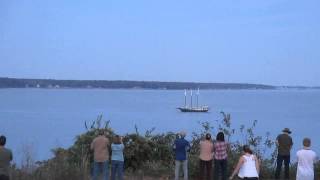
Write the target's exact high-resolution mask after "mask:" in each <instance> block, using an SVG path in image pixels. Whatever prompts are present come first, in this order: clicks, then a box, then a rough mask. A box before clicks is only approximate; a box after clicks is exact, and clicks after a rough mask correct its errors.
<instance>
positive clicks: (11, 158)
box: [10, 151, 13, 161]
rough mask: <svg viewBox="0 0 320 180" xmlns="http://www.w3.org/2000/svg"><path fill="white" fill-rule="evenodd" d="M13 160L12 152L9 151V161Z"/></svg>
mask: <svg viewBox="0 0 320 180" xmlns="http://www.w3.org/2000/svg"><path fill="white" fill-rule="evenodd" d="M12 160H13V155H12V152H11V151H10V161H12Z"/></svg>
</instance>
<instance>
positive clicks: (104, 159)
mask: <svg viewBox="0 0 320 180" xmlns="http://www.w3.org/2000/svg"><path fill="white" fill-rule="evenodd" d="M91 149H92V150H93V156H94V163H93V180H98V176H99V174H102V176H103V179H104V180H108V179H109V154H110V152H109V149H111V180H115V179H119V180H123V171H124V157H123V150H124V145H123V142H122V137H120V136H119V135H115V136H114V138H113V141H112V143H111V146H110V141H109V139H108V138H107V137H106V136H105V131H104V130H100V131H99V135H98V136H97V137H96V138H94V139H93V141H92V143H91Z"/></svg>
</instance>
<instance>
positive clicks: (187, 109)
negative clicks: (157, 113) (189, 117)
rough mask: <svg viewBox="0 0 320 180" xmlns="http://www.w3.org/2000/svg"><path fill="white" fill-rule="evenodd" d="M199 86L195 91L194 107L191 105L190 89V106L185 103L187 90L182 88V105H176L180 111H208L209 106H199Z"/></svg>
mask: <svg viewBox="0 0 320 180" xmlns="http://www.w3.org/2000/svg"><path fill="white" fill-rule="evenodd" d="M199 94H200V91H199V88H198V91H197V95H196V97H197V99H196V100H197V102H196V103H197V104H196V106H195V107H194V106H193V104H192V103H193V102H192V101H193V91H192V90H190V106H188V105H187V90H184V106H183V107H178V108H177V109H179V110H180V111H181V112H208V111H209V107H208V106H199Z"/></svg>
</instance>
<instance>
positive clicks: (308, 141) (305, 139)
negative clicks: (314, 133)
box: [302, 138, 311, 148]
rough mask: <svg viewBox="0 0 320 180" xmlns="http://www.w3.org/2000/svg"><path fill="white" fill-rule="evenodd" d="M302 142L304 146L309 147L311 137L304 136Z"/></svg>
mask: <svg viewBox="0 0 320 180" xmlns="http://www.w3.org/2000/svg"><path fill="white" fill-rule="evenodd" d="M302 144H303V146H304V147H307V148H308V147H310V146H311V139H310V138H304V139H303V141H302Z"/></svg>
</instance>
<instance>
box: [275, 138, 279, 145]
mask: <svg viewBox="0 0 320 180" xmlns="http://www.w3.org/2000/svg"><path fill="white" fill-rule="evenodd" d="M275 144H276V146H277V147H279V136H278V137H277V139H276V141H275Z"/></svg>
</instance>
